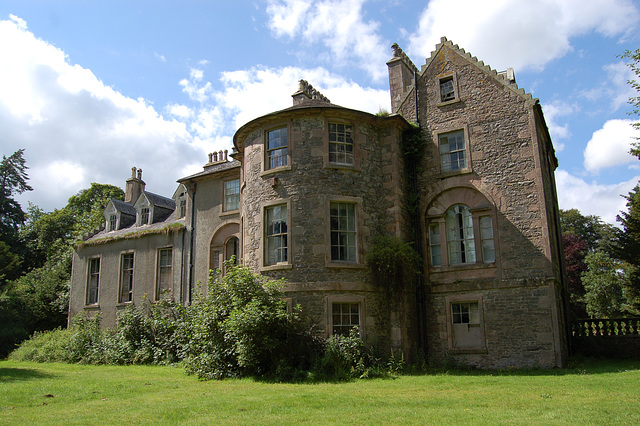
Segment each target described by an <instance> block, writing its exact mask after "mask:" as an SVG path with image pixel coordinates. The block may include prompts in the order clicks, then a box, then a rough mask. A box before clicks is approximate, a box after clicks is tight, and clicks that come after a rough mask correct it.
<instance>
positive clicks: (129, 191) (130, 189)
mask: <svg viewBox="0 0 640 426" xmlns="http://www.w3.org/2000/svg"><path fill="white" fill-rule="evenodd" d="M145 186H146V184H145V183H144V181H143V180H142V169H136V168H135V167H132V168H131V177H130V178H129V179H127V185H126V190H125V193H124V201H125V203H131V204H133V203H135V202H136V201H138V197H139V196H140V194H142V191H144V188H145Z"/></svg>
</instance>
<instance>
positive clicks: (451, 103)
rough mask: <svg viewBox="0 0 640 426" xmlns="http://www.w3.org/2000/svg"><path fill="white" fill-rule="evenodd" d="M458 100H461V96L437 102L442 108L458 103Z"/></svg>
mask: <svg viewBox="0 0 640 426" xmlns="http://www.w3.org/2000/svg"><path fill="white" fill-rule="evenodd" d="M458 102H460V98H455V99H451V100H450V101H446V102H438V103H437V104H436V106H437V107H439V108H441V107H445V106H449V105H453V104H457V103H458Z"/></svg>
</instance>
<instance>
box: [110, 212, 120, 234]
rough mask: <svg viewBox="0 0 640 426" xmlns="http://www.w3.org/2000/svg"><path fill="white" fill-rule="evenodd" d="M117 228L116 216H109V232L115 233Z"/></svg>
mask: <svg viewBox="0 0 640 426" xmlns="http://www.w3.org/2000/svg"><path fill="white" fill-rule="evenodd" d="M117 226H118V215H116V214H112V215H109V231H115V230H116V227H117Z"/></svg>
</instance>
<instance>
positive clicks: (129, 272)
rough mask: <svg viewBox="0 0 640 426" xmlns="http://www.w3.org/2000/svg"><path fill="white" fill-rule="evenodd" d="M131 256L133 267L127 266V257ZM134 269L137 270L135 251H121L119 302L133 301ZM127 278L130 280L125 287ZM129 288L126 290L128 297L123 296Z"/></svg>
mask: <svg viewBox="0 0 640 426" xmlns="http://www.w3.org/2000/svg"><path fill="white" fill-rule="evenodd" d="M129 256H131V267H130V268H129V267H127V268H125V266H127V265H125V257H129ZM134 271H135V255H134V253H133V252H127V253H121V254H120V274H119V275H120V280H119V286H118V303H133V286H134V281H133V279H134ZM125 280H126V281H128V283H126V285H127V287H125ZM126 288H127V289H128V291H127V292H126V295H127V297H126V298H125V297H123V296H124V295H125V291H124V290H125V289H126ZM125 299H128V300H125Z"/></svg>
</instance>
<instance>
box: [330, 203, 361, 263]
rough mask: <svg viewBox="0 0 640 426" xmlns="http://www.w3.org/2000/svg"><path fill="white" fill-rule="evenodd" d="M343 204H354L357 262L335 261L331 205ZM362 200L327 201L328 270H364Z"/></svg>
mask: <svg viewBox="0 0 640 426" xmlns="http://www.w3.org/2000/svg"><path fill="white" fill-rule="evenodd" d="M333 203H343V204H353V206H354V213H355V219H354V221H355V231H352V232H355V237H354V239H355V260H339V259H333V256H332V247H333V244H332V232H333V231H332V229H331V217H332V216H331V204H333ZM361 208H362V198H361V197H331V198H329V199H327V200H326V206H325V217H326V228H325V232H326V234H325V235H326V239H325V241H326V261H325V266H326V267H328V268H364V267H365V265H364V264H363V263H362V260H363V258H362V253H361V250H362V232H361V229H362V227H361V217H362V210H361Z"/></svg>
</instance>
